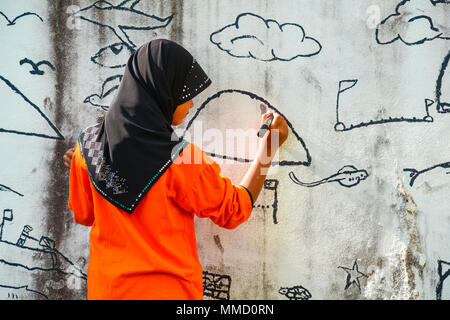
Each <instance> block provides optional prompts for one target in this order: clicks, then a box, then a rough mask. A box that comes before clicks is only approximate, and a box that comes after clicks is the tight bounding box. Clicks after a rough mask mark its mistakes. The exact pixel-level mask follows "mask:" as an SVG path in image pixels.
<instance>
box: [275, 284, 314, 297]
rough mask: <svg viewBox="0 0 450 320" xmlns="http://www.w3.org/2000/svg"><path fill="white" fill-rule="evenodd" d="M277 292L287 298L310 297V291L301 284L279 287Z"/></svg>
mask: <svg viewBox="0 0 450 320" xmlns="http://www.w3.org/2000/svg"><path fill="white" fill-rule="evenodd" d="M278 293H280V294H282V295H284V296H286V297H287V298H288V299H289V300H309V299H310V298H311V297H312V295H311V293H310V292H309V291H308V290H307V289H305V288H304V287H302V286H295V287H291V288H283V287H281V288H280V290H279V291H278Z"/></svg>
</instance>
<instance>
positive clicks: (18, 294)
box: [0, 284, 48, 300]
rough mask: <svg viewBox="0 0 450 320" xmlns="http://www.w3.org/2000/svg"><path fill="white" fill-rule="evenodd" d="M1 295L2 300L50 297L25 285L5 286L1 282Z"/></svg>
mask: <svg viewBox="0 0 450 320" xmlns="http://www.w3.org/2000/svg"><path fill="white" fill-rule="evenodd" d="M0 297H1V298H2V300H23V299H24V298H27V299H30V300H40V299H48V297H47V296H46V295H45V294H43V293H41V292H39V291H36V290H32V289H30V288H28V285H24V286H5V285H1V284H0Z"/></svg>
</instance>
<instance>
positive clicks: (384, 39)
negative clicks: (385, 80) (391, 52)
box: [375, 0, 450, 46]
mask: <svg viewBox="0 0 450 320" xmlns="http://www.w3.org/2000/svg"><path fill="white" fill-rule="evenodd" d="M448 10H450V2H448V1H430V0H420V1H410V0H403V1H401V2H400V3H399V4H398V5H397V7H396V9H395V13H394V14H391V15H389V16H388V17H386V18H385V19H384V20H382V21H381V22H380V24H379V25H378V27H377V29H376V31H375V38H376V41H377V43H378V44H380V45H388V44H391V43H393V42H395V41H397V40H400V41H401V42H402V43H404V44H406V45H408V46H413V45H420V44H423V43H425V42H428V41H433V40H435V39H441V40H450V25H449V23H448V18H447V16H448V15H446V14H442V13H444V12H447V13H448V12H449V11H448ZM411 30H413V32H412V31H411Z"/></svg>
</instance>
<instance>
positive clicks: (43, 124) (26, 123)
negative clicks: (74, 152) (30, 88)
mask: <svg viewBox="0 0 450 320" xmlns="http://www.w3.org/2000/svg"><path fill="white" fill-rule="evenodd" d="M0 96H1V97H2V107H1V116H0V133H2V132H5V133H13V134H19V135H26V136H35V137H40V138H47V139H56V140H64V136H63V135H62V134H61V132H60V131H59V130H58V128H56V126H55V125H54V124H53V123H52V122H51V121H50V119H49V118H48V117H47V116H46V115H45V114H44V113H43V112H42V110H41V109H40V108H39V107H38V106H37V105H36V104H34V103H33V102H31V101H30V100H29V99H28V98H27V97H26V96H25V95H24V94H23V93H22V92H21V91H20V90H19V89H17V87H16V86H14V85H13V84H12V83H11V82H10V81H9V80H8V79H6V78H4V77H3V76H1V75H0Z"/></svg>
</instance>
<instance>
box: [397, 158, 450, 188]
mask: <svg viewBox="0 0 450 320" xmlns="http://www.w3.org/2000/svg"><path fill="white" fill-rule="evenodd" d="M437 168H442V169H444V170H447V172H446V173H447V174H450V162H444V163H439V164H436V165H434V166H431V167H429V168H426V169H423V170H417V169H412V168H405V169H403V171H405V172H409V177H410V181H409V185H410V186H411V187H412V186H413V185H414V182H415V181H416V179H417V178H418V177H419V176H420V175H422V174H424V173H427V172H429V171H432V170H435V169H437Z"/></svg>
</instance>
